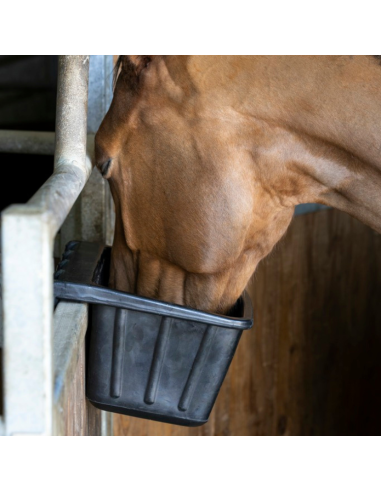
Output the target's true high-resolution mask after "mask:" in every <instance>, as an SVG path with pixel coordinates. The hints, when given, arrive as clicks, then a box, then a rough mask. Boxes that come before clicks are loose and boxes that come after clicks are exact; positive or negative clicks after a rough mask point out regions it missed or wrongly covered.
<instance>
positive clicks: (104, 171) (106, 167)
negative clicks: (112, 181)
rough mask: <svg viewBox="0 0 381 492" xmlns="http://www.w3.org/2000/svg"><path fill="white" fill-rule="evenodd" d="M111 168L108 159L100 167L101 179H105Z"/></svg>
mask: <svg viewBox="0 0 381 492" xmlns="http://www.w3.org/2000/svg"><path fill="white" fill-rule="evenodd" d="M110 166H111V159H109V160H108V161H107V162H105V163H104V164H102V165H101V174H102V176H103V177H105V176H106V175H107V173H108V171H109V169H110Z"/></svg>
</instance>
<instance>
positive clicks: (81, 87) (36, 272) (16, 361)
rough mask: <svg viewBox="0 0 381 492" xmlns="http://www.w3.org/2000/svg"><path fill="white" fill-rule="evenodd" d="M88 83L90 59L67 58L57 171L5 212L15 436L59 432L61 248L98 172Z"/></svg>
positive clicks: (8, 400) (9, 392)
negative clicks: (57, 279)
mask: <svg viewBox="0 0 381 492" xmlns="http://www.w3.org/2000/svg"><path fill="white" fill-rule="evenodd" d="M88 80H89V56H88V55H75V56H61V57H60V58H59V78H58V100H57V120H56V153H55V167H54V173H53V175H52V176H51V177H50V178H49V179H48V181H47V182H46V183H45V184H44V185H43V186H42V187H41V188H40V189H39V190H38V191H37V193H36V194H35V195H34V196H33V197H32V198H31V200H30V201H29V202H28V203H27V204H25V205H12V206H11V207H9V208H8V209H6V210H5V211H4V212H3V214H2V254H3V309H4V314H5V316H4V347H5V350H4V368H5V370H4V395H5V397H4V400H5V401H4V407H5V433H6V434H8V435H15V434H37V435H51V434H53V433H54V422H53V400H54V396H53V393H54V361H53V285H52V276H53V242H54V237H55V235H56V234H57V232H58V230H59V229H60V227H61V226H62V224H63V222H64V220H65V219H66V217H67V216H68V214H69V212H70V210H71V208H72V206H73V204H74V203H75V201H76V199H77V198H78V196H79V194H80V192H81V191H82V189H83V187H84V186H85V184H86V182H87V180H88V179H89V177H90V174H91V170H92V165H91V160H90V158H89V157H88V156H87V154H86V135H87V98H88ZM1 137H4V134H3V135H2V136H1ZM40 143H41V142H40ZM2 150H4V146H2Z"/></svg>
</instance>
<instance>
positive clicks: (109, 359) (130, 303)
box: [54, 242, 253, 427]
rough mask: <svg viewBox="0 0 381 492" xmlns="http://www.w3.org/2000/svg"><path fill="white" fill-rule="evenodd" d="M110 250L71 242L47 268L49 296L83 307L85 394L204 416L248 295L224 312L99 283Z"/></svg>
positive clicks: (178, 419) (242, 323) (170, 416)
mask: <svg viewBox="0 0 381 492" xmlns="http://www.w3.org/2000/svg"><path fill="white" fill-rule="evenodd" d="M109 262H110V248H105V247H104V245H102V244H97V243H86V242H71V243H69V244H68V245H67V247H66V250H65V253H64V255H63V259H62V261H61V263H60V264H59V265H58V268H57V271H56V273H55V283H54V294H55V297H56V299H57V300H59V299H62V300H63V299H65V300H70V301H81V302H87V303H89V304H90V305H91V316H90V320H91V327H90V328H91V330H90V345H89V354H88V365H87V384H86V396H87V398H88V399H89V400H90V401H91V403H93V405H95V406H96V407H98V408H100V409H102V410H107V411H110V412H115V413H121V414H124V415H131V416H134V417H140V418H145V419H151V420H158V421H161V422H167V423H171V424H177V425H185V426H192V427H193V426H198V425H202V424H205V423H206V422H207V421H208V418H209V414H210V412H211V410H212V408H213V405H214V402H215V400H216V398H217V395H218V392H219V390H220V388H221V385H222V382H223V380H224V378H225V375H226V373H227V370H228V368H229V365H230V363H231V361H232V358H233V356H234V353H235V350H236V348H237V345H238V342H239V339H240V338H241V335H242V331H243V330H247V329H249V328H251V326H252V324H253V318H252V306H251V301H250V298H249V296H248V295H247V294H246V293H244V295H243V296H242V297H241V298H240V299H239V301H238V302H237V304H236V306H235V308H234V310H233V312H232V313H231V316H230V317H228V316H218V315H214V314H209V313H205V312H202V311H197V310H194V309H188V308H185V307H183V306H178V305H175V304H168V303H165V302H160V301H156V300H153V299H147V298H143V297H139V296H134V295H131V294H127V293H125V292H120V291H116V290H111V289H108V288H107V287H105V286H106V285H107V281H108V275H109Z"/></svg>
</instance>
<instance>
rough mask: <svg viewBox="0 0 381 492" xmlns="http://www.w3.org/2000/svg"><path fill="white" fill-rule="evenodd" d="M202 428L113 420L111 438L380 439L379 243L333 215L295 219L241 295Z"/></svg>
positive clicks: (337, 214) (377, 237) (358, 226)
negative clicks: (235, 334)
mask: <svg viewBox="0 0 381 492" xmlns="http://www.w3.org/2000/svg"><path fill="white" fill-rule="evenodd" d="M249 291H250V294H251V296H252V299H253V304H254V314H255V327H254V328H253V329H252V330H251V331H250V332H247V333H244V335H243V337H242V340H241V342H240V345H239V347H238V350H237V353H236V356H235V358H234V361H233V363H232V366H231V368H230V370H229V373H228V376H227V378H226V380H225V383H224V385H223V388H222V390H221V393H220V395H219V397H218V400H217V403H216V406H215V408H214V410H213V412H212V415H211V418H210V421H209V423H208V424H207V425H205V426H203V427H200V428H195V429H187V428H182V427H176V426H170V425H166V424H160V423H154V422H149V421H144V420H139V419H134V418H128V417H120V416H118V417H115V418H114V422H115V424H114V432H115V434H116V435H160V436H161V435H171V436H175V435H196V436H203V435H211V436H214V435H215V436H220V435H379V434H380V433H381V422H380V419H379V414H380V411H381V395H380V392H379V391H378V385H379V381H380V379H381V358H380V357H379V351H380V347H381V310H380V308H379V299H380V297H381V236H380V235H378V234H376V233H375V232H374V231H372V230H371V229H369V228H368V227H366V226H365V225H363V224H361V223H360V222H358V221H357V220H355V219H353V218H351V217H349V216H348V215H346V214H343V213H341V212H339V211H337V210H326V211H321V212H318V213H316V214H310V215H304V216H300V217H296V218H295V219H294V221H293V223H292V225H291V227H290V229H289V231H288V233H287V234H286V237H285V238H284V239H283V240H282V241H281V243H280V244H279V245H278V246H277V247H276V248H275V251H274V252H273V253H272V254H271V255H270V257H268V258H267V259H266V260H264V261H263V262H262V264H261V265H260V266H259V268H258V270H257V272H256V274H255V276H254V278H253V280H252V282H251V285H250V287H249Z"/></svg>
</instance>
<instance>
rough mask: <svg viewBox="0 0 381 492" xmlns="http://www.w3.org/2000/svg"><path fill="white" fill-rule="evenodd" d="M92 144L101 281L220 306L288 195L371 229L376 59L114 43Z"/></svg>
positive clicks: (284, 223) (378, 131)
mask: <svg viewBox="0 0 381 492" xmlns="http://www.w3.org/2000/svg"><path fill="white" fill-rule="evenodd" d="M95 156H96V158H95V160H96V166H97V167H98V169H99V170H100V172H101V174H102V175H103V177H104V178H105V179H107V180H108V182H109V184H110V188H111V192H112V195H113V199H114V202H115V212H116V223H115V238H114V243H113V246H112V256H111V270H110V286H111V287H113V288H116V289H119V290H124V291H127V292H131V293H135V294H138V295H142V296H147V297H151V298H157V299H160V300H163V301H167V302H171V303H176V304H182V305H186V306H189V307H192V308H196V309H201V310H204V311H210V312H214V313H218V314H226V313H229V311H230V309H231V308H232V306H233V305H234V304H235V302H236V301H237V299H238V298H239V297H240V295H241V293H242V292H243V291H244V289H245V287H246V285H247V283H248V281H249V280H250V278H251V277H252V275H253V273H254V271H255V269H256V267H257V265H258V263H259V262H260V261H261V260H262V259H263V258H264V257H266V256H267V255H268V254H269V253H270V252H271V250H272V249H273V247H274V245H275V244H276V243H277V242H278V241H279V240H280V239H281V237H282V236H283V235H284V234H285V232H286V230H287V228H288V226H289V225H290V222H291V220H292V217H293V215H294V208H295V206H296V205H298V204H301V203H307V202H313V203H321V204H324V205H327V206H330V207H335V208H338V209H340V210H342V211H345V212H347V213H349V214H351V215H352V216H354V217H356V218H358V219H359V220H361V221H362V222H364V223H365V224H367V225H368V226H370V227H371V228H373V229H374V230H376V231H378V232H381V196H380V191H381V66H380V60H379V58H378V56H376V55H374V56H373V55H369V56H196V55H185V56H177V55H173V56H169V55H122V56H120V57H119V59H118V62H117V65H116V81H115V87H114V97H113V101H112V104H111V106H110V109H109V111H108V113H107V115H106V116H105V118H104V120H103V122H102V124H101V126H100V128H99V131H98V132H97V134H96V138H95Z"/></svg>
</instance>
